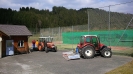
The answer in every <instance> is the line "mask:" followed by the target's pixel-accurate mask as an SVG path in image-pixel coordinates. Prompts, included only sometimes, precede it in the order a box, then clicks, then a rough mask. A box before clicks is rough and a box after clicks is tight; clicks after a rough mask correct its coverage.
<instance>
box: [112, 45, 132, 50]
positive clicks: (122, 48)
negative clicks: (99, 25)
mask: <svg viewBox="0 0 133 74" xmlns="http://www.w3.org/2000/svg"><path fill="white" fill-rule="evenodd" d="M111 49H112V50H127V49H131V48H130V47H120V46H111Z"/></svg>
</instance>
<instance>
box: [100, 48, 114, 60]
mask: <svg viewBox="0 0 133 74" xmlns="http://www.w3.org/2000/svg"><path fill="white" fill-rule="evenodd" d="M101 55H102V56H103V57H105V58H110V57H111V56H112V51H111V49H110V48H104V49H103V50H102V51H101Z"/></svg>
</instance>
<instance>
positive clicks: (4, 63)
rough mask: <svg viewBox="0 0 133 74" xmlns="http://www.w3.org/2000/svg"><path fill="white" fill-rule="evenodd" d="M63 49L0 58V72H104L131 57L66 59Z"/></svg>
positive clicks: (78, 73) (17, 73)
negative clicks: (63, 55)
mask: <svg viewBox="0 0 133 74" xmlns="http://www.w3.org/2000/svg"><path fill="white" fill-rule="evenodd" d="M62 52H63V51H58V52H49V53H45V52H39V51H36V52H32V53H30V54H22V55H15V56H8V57H5V58H2V59H0V74H104V73H106V72H108V71H110V70H112V69H114V68H116V67H118V66H121V65H123V64H125V63H127V62H129V61H131V60H133V58H131V57H126V56H116V55H113V56H112V58H103V57H100V56H97V57H95V58H93V59H82V58H81V59H79V60H70V61H67V60H65V59H64V58H63V57H62Z"/></svg>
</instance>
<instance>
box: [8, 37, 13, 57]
mask: <svg viewBox="0 0 133 74" xmlns="http://www.w3.org/2000/svg"><path fill="white" fill-rule="evenodd" d="M6 55H14V45H13V40H6Z"/></svg>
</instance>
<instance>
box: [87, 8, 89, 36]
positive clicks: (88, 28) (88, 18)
mask: <svg viewBox="0 0 133 74" xmlns="http://www.w3.org/2000/svg"><path fill="white" fill-rule="evenodd" d="M87 14H88V34H89V10H88V9H87Z"/></svg>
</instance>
